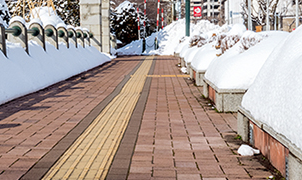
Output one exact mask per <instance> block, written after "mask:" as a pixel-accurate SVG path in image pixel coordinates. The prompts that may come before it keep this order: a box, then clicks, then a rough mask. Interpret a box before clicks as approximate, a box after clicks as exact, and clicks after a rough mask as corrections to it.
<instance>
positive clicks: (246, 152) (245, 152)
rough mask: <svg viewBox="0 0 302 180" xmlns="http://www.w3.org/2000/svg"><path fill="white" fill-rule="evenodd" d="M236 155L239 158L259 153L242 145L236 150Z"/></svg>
mask: <svg viewBox="0 0 302 180" xmlns="http://www.w3.org/2000/svg"><path fill="white" fill-rule="evenodd" d="M237 152H238V154H240V155H241V156H254V155H255V154H260V151H259V150H258V149H254V148H252V147H250V146H249V145H246V144H242V145H241V146H240V147H239V149H238V151H237Z"/></svg>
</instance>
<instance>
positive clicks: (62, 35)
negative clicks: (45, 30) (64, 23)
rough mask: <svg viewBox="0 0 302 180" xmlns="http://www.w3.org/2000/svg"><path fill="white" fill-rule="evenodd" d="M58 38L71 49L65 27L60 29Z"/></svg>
mask: <svg viewBox="0 0 302 180" xmlns="http://www.w3.org/2000/svg"><path fill="white" fill-rule="evenodd" d="M57 30H58V38H59V42H62V43H64V44H65V45H66V47H67V48H69V41H68V31H67V29H66V28H65V27H58V29H57Z"/></svg>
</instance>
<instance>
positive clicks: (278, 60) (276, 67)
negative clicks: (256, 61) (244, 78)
mask: <svg viewBox="0 0 302 180" xmlns="http://www.w3.org/2000/svg"><path fill="white" fill-rule="evenodd" d="M301 46H302V27H301V26H300V27H299V28H298V29H296V30H295V31H294V32H292V33H291V34H289V35H288V37H287V38H286V40H285V41H283V42H280V43H279V45H278V46H277V47H276V48H275V49H274V51H273V52H272V54H271V55H270V56H269V58H268V59H267V61H266V62H265V64H264V65H263V67H262V68H261V70H260V72H259V74H258V75H257V77H256V79H255V82H254V83H253V84H252V85H251V87H250V88H249V90H248V91H247V93H246V94H245V96H244V97H243V100H242V106H243V107H244V108H245V109H247V110H248V111H250V113H251V114H252V115H253V117H254V118H255V119H256V120H258V121H261V122H263V123H265V124H267V125H268V126H270V127H272V128H273V129H274V130H275V131H277V132H278V133H281V134H283V135H284V136H285V137H286V138H288V139H289V140H290V141H292V143H294V144H296V145H297V146H298V147H299V148H300V149H302V133H300V132H301V129H302V122H301V119H302V111H301V108H302V96H301V89H302V81H301V78H302V75H301V67H302V51H301Z"/></svg>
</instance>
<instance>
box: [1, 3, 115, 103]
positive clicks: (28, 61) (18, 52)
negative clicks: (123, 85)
mask: <svg viewBox="0 0 302 180" xmlns="http://www.w3.org/2000/svg"><path fill="white" fill-rule="evenodd" d="M46 8H47V7H46ZM39 10H40V14H39V16H40V18H41V20H40V19H33V20H32V22H38V23H40V24H44V25H47V24H48V23H50V24H52V25H54V26H56V25H59V24H62V25H65V24H64V23H63V22H62V21H61V20H60V19H59V18H58V16H56V15H55V14H54V13H53V11H50V14H51V15H50V16H49V11H48V8H47V11H46V9H45V8H41V9H39ZM49 10H50V9H49ZM16 20H17V21H20V22H21V23H23V24H25V20H24V19H23V18H21V17H19V16H15V17H13V18H12V19H11V21H10V22H13V21H16ZM27 25H28V24H27ZM28 45H29V54H30V55H28V54H27V53H26V52H25V50H24V49H23V48H22V47H21V45H20V44H16V43H11V42H7V57H6V56H4V54H3V53H0V77H1V78H0V104H3V103H5V102H7V101H10V100H12V99H15V98H17V97H20V96H23V95H26V94H28V93H32V92H35V91H38V90H40V89H43V88H45V87H47V86H50V85H52V84H54V83H57V82H59V81H62V80H65V79H67V78H70V77H72V76H74V75H76V74H79V73H82V72H84V71H87V70H89V69H92V68H94V67H96V66H99V65H101V64H103V63H105V62H107V61H110V57H108V56H107V55H105V54H103V53H100V52H99V51H98V50H97V49H96V48H94V47H92V46H86V48H83V47H82V46H80V45H79V46H78V48H76V47H75V46H74V44H72V43H71V44H70V47H69V48H67V47H66V45H65V44H64V43H59V50H58V49H56V48H55V47H54V46H52V45H51V44H49V43H48V42H46V51H44V49H43V48H42V47H41V46H40V45H38V43H37V42H35V41H29V42H28Z"/></svg>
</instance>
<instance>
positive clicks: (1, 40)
mask: <svg viewBox="0 0 302 180" xmlns="http://www.w3.org/2000/svg"><path fill="white" fill-rule="evenodd" d="M6 37H7V38H6ZM91 38H93V34H92V33H91V32H89V30H88V29H82V28H80V27H76V28H72V27H67V28H65V27H63V26H59V27H57V28H56V27H54V26H53V25H50V24H49V25H46V26H44V27H42V26H41V24H39V23H36V22H34V23H32V24H30V26H29V27H28V28H26V26H25V25H24V24H23V23H22V22H21V21H18V20H14V21H13V22H11V23H10V25H9V27H8V28H7V29H6V28H5V27H4V26H3V25H2V24H0V50H1V51H2V52H3V54H4V55H5V56H7V49H6V40H7V41H9V42H12V43H19V44H21V46H22V47H23V48H24V50H25V51H26V52H27V54H29V49H28V48H29V47H28V41H30V40H33V41H36V42H37V43H38V44H39V45H40V46H41V47H42V48H43V49H44V50H45V51H46V46H45V42H49V43H50V44H52V45H53V46H54V47H55V48H56V49H59V42H63V43H64V44H65V45H66V47H67V48H69V47H70V46H69V44H70V43H73V44H74V45H75V47H76V48H78V44H80V45H81V46H82V47H83V48H85V46H86V45H88V46H90V45H91V44H90V39H91Z"/></svg>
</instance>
